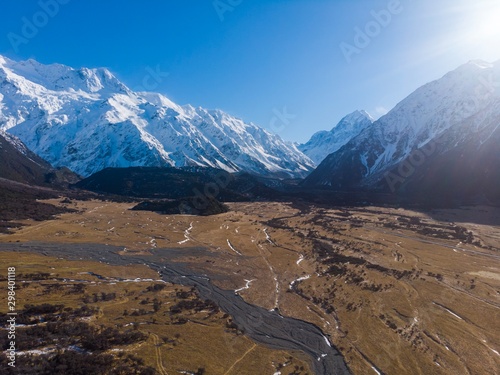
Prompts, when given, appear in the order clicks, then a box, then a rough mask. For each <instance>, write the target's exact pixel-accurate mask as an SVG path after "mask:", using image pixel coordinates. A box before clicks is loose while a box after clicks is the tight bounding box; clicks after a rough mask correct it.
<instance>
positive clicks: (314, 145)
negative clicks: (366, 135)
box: [298, 111, 374, 165]
mask: <svg viewBox="0 0 500 375" xmlns="http://www.w3.org/2000/svg"><path fill="white" fill-rule="evenodd" d="M373 121H374V120H373V118H372V117H371V116H370V115H369V114H368V113H367V112H365V111H355V112H353V113H351V114H349V115H347V116H345V117H344V118H343V119H342V120H340V122H339V123H338V124H337V125H336V126H335V127H334V128H333V129H332V130H330V131H326V130H323V131H320V132H317V133H315V134H314V135H313V136H312V137H311V139H310V140H309V141H308V142H307V143H304V144H301V145H299V147H298V148H299V150H300V151H302V152H303V153H304V154H306V155H307V156H309V157H310V158H311V160H312V161H314V162H315V163H316V164H318V165H319V164H320V163H321V162H322V161H323V160H324V159H325V158H326V157H327V156H328V155H330V154H332V153H334V152H335V151H337V150H339V149H340V148H341V147H342V146H343V145H345V144H346V143H347V142H349V141H350V140H351V139H352V138H354V137H355V136H357V135H358V134H359V133H361V131H363V130H364V129H366V128H367V127H368V126H370V125H371V124H372V123H373Z"/></svg>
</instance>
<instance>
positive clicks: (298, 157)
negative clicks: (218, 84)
mask: <svg viewBox="0 0 500 375" xmlns="http://www.w3.org/2000/svg"><path fill="white" fill-rule="evenodd" d="M0 129H3V130H5V131H8V132H9V133H11V134H13V135H16V136H17V137H19V138H20V139H21V140H22V141H23V142H24V143H25V144H26V145H27V146H28V147H29V148H30V149H31V150H32V151H34V152H35V153H36V154H38V155H40V156H41V157H42V158H44V159H45V160H47V161H49V162H50V163H51V164H52V165H54V166H66V167H68V168H70V169H72V170H74V171H75V172H77V173H79V174H81V175H83V176H88V175H90V174H92V173H94V172H97V171H99V170H102V169H104V168H106V167H129V166H179V167H180V166H190V165H192V166H209V167H215V168H220V169H224V170H226V171H229V172H235V171H247V172H251V173H256V174H262V175H277V176H293V177H300V176H304V175H306V174H307V173H308V172H309V171H311V170H312V168H313V167H314V163H313V162H312V161H311V160H310V159H309V158H308V157H307V156H305V155H304V154H302V153H301V152H300V151H299V150H298V149H297V148H296V146H295V145H294V144H292V143H290V142H285V141H283V140H282V139H281V138H280V137H279V136H277V135H274V134H271V133H269V132H268V131H266V130H264V129H262V128H260V127H258V126H256V125H254V124H252V123H245V122H243V121H242V120H240V119H237V118H235V117H232V116H230V115H228V114H227V113H224V112H222V111H220V110H207V109H203V108H194V107H192V106H190V105H186V106H179V105H177V104H175V103H173V102H172V101H170V100H169V99H168V98H166V97H165V96H163V95H161V94H158V93H146V92H133V91H132V90H130V89H129V88H128V87H127V86H126V85H124V84H123V83H121V82H120V81H119V80H118V79H117V78H116V77H115V76H113V74H111V73H110V72H109V71H108V70H107V69H103V68H100V69H87V68H82V69H73V68H71V67H68V66H64V65H59V64H53V65H43V64H40V63H38V62H36V61H34V60H27V61H21V62H15V61H12V60H9V59H7V58H5V57H2V56H0Z"/></svg>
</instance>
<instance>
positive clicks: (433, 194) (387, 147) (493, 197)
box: [302, 61, 500, 204]
mask: <svg viewBox="0 0 500 375" xmlns="http://www.w3.org/2000/svg"><path fill="white" fill-rule="evenodd" d="M499 83H500V62H497V63H495V64H488V63H484V62H478V61H474V62H470V63H468V64H465V65H463V66H461V67H460V68H458V69H457V70H455V71H453V72H450V73H448V74H447V75H445V76H444V77H443V78H441V79H440V80H437V81H434V82H431V83H429V84H427V85H425V86H423V87H421V88H420V89H418V90H417V91H415V92H414V93H413V94H411V95H410V96H409V97H408V98H406V99H405V100H403V101H402V102H401V103H399V104H398V105H397V106H396V107H395V108H394V109H393V110H392V111H391V112H389V113H388V114H387V115H386V116H383V117H382V118H380V119H379V120H378V121H376V122H374V123H373V125H371V126H369V127H368V128H366V129H365V130H364V131H362V132H361V133H360V134H359V135H358V136H357V137H355V138H353V139H352V140H351V141H350V142H348V143H347V144H346V145H345V146H343V147H342V148H341V149H340V150H338V151H336V152H334V153H333V154H330V155H329V156H328V157H327V158H326V159H325V160H324V161H323V162H322V163H321V164H320V165H319V166H318V168H317V169H316V170H315V171H314V172H313V173H311V174H310V175H309V176H308V177H307V178H306V180H305V181H304V183H303V185H302V186H303V187H305V188H311V187H328V188H331V189H334V190H344V191H346V190H353V189H355V190H365V191H375V192H384V193H391V194H394V195H398V196H401V197H402V198H404V199H407V200H419V201H421V202H426V203H432V202H437V203H443V202H447V203H454V204H457V203H458V204H460V203H477V202H485V203H498V202H500V200H499V193H498V191H500V181H499V172H500V156H499V155H500V150H499V146H498V145H499V143H498V142H499V139H500V135H499V132H500V129H499V125H500V89H499V88H500V84H499Z"/></svg>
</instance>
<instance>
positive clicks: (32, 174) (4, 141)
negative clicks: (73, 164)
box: [0, 132, 79, 187]
mask: <svg viewBox="0 0 500 375" xmlns="http://www.w3.org/2000/svg"><path fill="white" fill-rule="evenodd" d="M0 160H1V163H0V178H5V179H7V180H11V181H16V182H21V183H25V184H29V185H37V186H50V187H64V186H67V185H68V184H69V183H75V182H77V181H78V180H79V177H78V176H77V175H75V174H74V173H73V172H71V171H70V170H69V169H67V168H61V169H54V168H53V167H52V166H51V165H50V164H49V163H47V162H46V161H45V160H43V159H42V158H40V157H38V156H37V155H35V154H34V153H33V152H31V151H30V150H28V148H27V147H26V146H25V145H24V144H23V143H22V142H21V141H20V140H19V139H18V138H16V137H13V136H11V135H9V134H6V133H4V132H0Z"/></svg>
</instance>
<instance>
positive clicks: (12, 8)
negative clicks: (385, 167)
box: [0, 0, 500, 142]
mask: <svg viewBox="0 0 500 375" xmlns="http://www.w3.org/2000/svg"><path fill="white" fill-rule="evenodd" d="M54 1H60V2H61V3H66V4H62V5H59V9H58V10H57V11H54V12H52V10H54V9H49V11H47V10H42V7H41V5H40V2H39V1H38V0H19V1H2V2H1V3H0V54H4V55H6V56H8V57H10V58H13V59H17V60H20V59H27V58H34V59H36V60H38V61H40V62H42V63H52V62H59V63H62V64H67V65H70V66H73V67H76V68H78V67H82V66H87V67H101V66H104V67H107V68H109V69H110V70H111V71H112V72H113V73H114V74H115V75H117V76H118V77H119V78H120V79H121V80H123V81H124V82H125V83H126V84H127V85H129V86H130V87H132V88H135V87H139V86H141V82H142V81H143V79H144V77H145V76H147V75H148V74H150V73H148V67H149V68H150V69H153V70H154V69H156V68H157V67H159V69H160V70H161V72H163V73H165V72H168V73H169V75H168V77H165V76H160V78H161V79H159V82H158V84H157V85H155V86H156V87H155V90H154V91H159V92H162V93H164V94H166V95H167V96H168V97H169V98H171V99H172V100H174V101H175V102H177V103H179V104H187V103H190V104H193V105H195V106H203V107H207V108H220V109H223V110H225V111H227V112H229V113H231V114H232V115H235V116H237V117H241V118H243V119H244V120H245V121H251V122H254V123H256V124H258V125H260V126H262V127H264V128H268V129H271V126H270V124H271V123H272V120H273V117H275V116H276V114H275V112H276V111H278V112H282V111H283V108H284V107H286V109H287V113H288V114H290V115H294V118H293V119H292V118H290V119H289V120H288V121H287V123H286V125H285V126H281V124H280V122H279V121H278V123H277V124H279V126H275V127H274V128H273V129H271V130H275V131H276V132H277V133H278V134H280V135H281V136H282V137H283V138H285V139H288V140H293V141H299V142H303V141H306V140H307V139H308V138H309V137H310V136H311V135H312V133H313V132H315V131H318V130H322V129H330V128H331V127H332V126H333V125H335V124H336V123H337V122H338V120H340V118H341V117H343V116H344V115H345V114H347V113H350V112H352V111H353V110H356V109H365V110H366V111H368V112H370V113H371V114H372V115H373V116H374V117H378V116H380V115H381V114H383V113H384V112H385V111H387V110H389V109H391V108H392V107H393V106H394V105H395V104H397V102H399V101H400V100H402V99H403V98H404V97H405V96H407V95H408V94H410V93H411V92H412V91H413V90H415V89H416V88H418V87H419V86H421V85H422V84H425V83H427V82H428V81H431V80H433V79H436V78H439V77H441V76H442V75H443V74H445V73H446V72H447V71H449V70H452V69H454V68H456V67H458V66H459V65H461V64H463V63H466V62H467V61H469V60H472V59H483V60H487V61H496V60H498V59H500V48H499V46H500V26H499V25H500V5H499V3H500V1H498V0H439V1H435V0H434V1H432V0H400V1H398V0H337V1H333V0H242V1H240V0H217V1H213V0H175V1H173V0H149V1H147V0H142V1H132V0H120V1H118V0H116V1H111V0H109V1H103V0H99V1H98V0H85V1H82V0H41V3H47V4H48V3H51V2H54ZM373 11H374V12H381V11H384V14H385V15H386V16H387V14H388V13H387V12H389V14H391V17H390V18H391V19H390V20H388V18H387V17H385V18H384V17H382V18H381V19H379V20H378V21H377V20H376V17H375V16H374V15H373ZM40 12H45V14H47V13H50V14H48V15H46V16H45V17H44V15H43V14H40ZM23 17H25V19H24V20H23ZM26 19H27V20H29V21H30V22H33V21H35V22H36V23H37V24H38V25H39V27H37V29H38V30H36V32H35V33H33V30H28V31H31V34H30V33H29V32H26V30H23V25H24V24H25V20H26ZM376 22H378V25H379V26H377V24H376ZM381 23H382V24H383V25H380V24H381ZM355 28H359V29H360V30H364V31H367V32H368V33H369V34H371V36H368V38H369V40H368V41H367V40H357V41H355V35H356V31H355V30H356V29H355ZM9 33H11V34H9ZM12 33H14V34H16V35H17V36H19V37H22V38H25V39H23V42H19V39H15V40H16V41H17V42H15V43H14V44H15V47H16V48H13V45H12V43H11V41H12V38H13V34H12ZM32 34H34V35H32ZM355 42H357V43H355ZM16 43H17V44H16ZM342 43H345V44H344V45H343V46H344V48H347V47H346V46H347V44H349V45H350V46H352V48H356V50H355V51H356V52H352V51H353V50H352V49H351V50H350V51H351V52H352V53H350V54H349V53H343V51H342V48H341V44H342ZM349 48H350V47H349ZM346 54H347V55H349V56H348V57H349V58H348V59H346ZM150 82H151V81H148V86H149V85H150ZM274 123H275V124H276V122H274Z"/></svg>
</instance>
